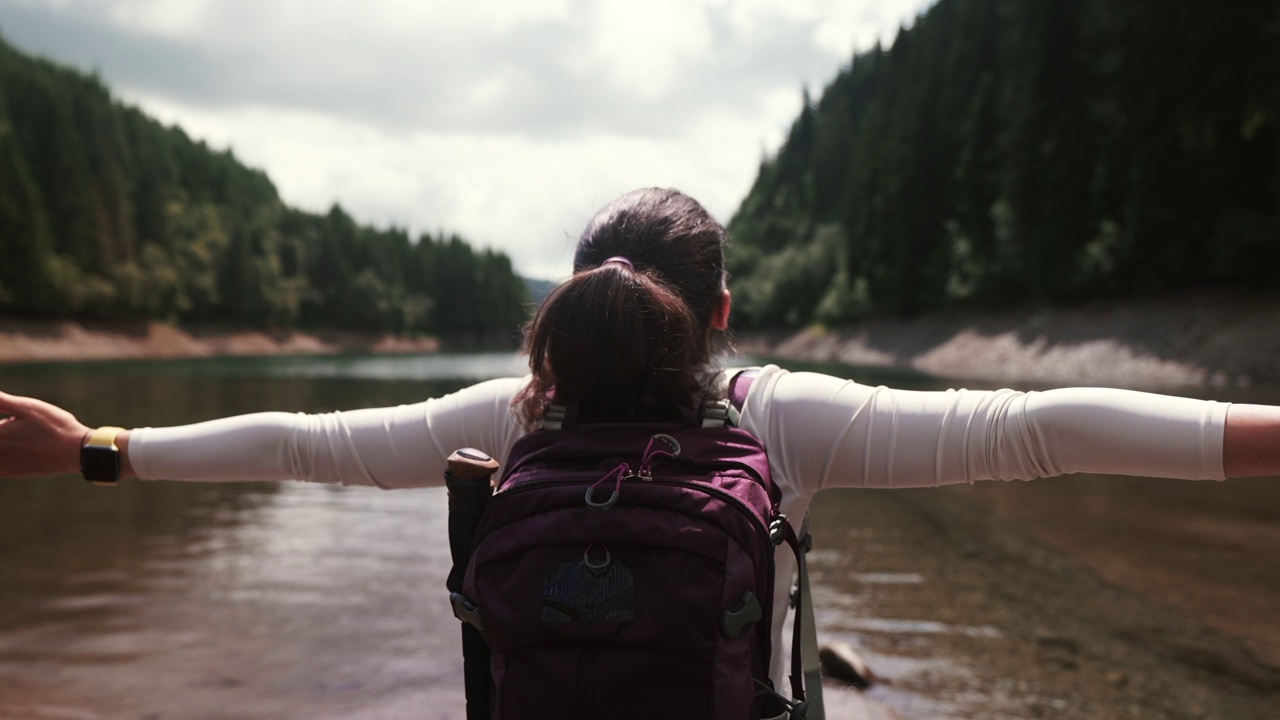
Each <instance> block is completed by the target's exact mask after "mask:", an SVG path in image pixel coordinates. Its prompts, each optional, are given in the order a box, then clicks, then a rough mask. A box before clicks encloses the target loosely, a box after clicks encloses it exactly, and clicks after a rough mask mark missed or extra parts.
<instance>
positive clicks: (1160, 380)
mask: <svg viewBox="0 0 1280 720" xmlns="http://www.w3.org/2000/svg"><path fill="white" fill-rule="evenodd" d="M737 346H738V349H739V351H740V352H742V353H745V354H751V355H758V356H767V357H776V358H781V359H787V360H803V361H814V362H839V363H847V364H852V365H865V366H872V367H886V368H900V369H905V370H913V371H918V372H922V373H926V374H929V375H937V376H941V377H948V378H955V379H961V380H984V381H998V382H1009V383H1017V382H1033V383H1049V384H1057V383H1071V384H1096V385H1122V386H1127V387H1170V386H1248V385H1251V384H1255V383H1257V384H1268V385H1272V384H1277V383H1280V297H1245V296H1240V295H1236V294H1231V293H1225V292H1223V293H1200V294H1187V295H1179V296H1172V297H1166V298H1160V299H1149V300H1140V301H1131V302H1126V303H1107V304H1097V305H1085V306H1079V307H1074V308H1066V309H1046V310H1016V311H1010V312H1006V313H983V314H978V313H968V314H950V315H937V316H929V317H923V318H919V319H913V320H872V321H868V322H865V323H863V324H862V325H860V326H858V327H855V328H851V329H842V330H838V331H836V330H828V329H825V328H821V327H811V328H808V329H805V330H803V331H800V332H798V333H795V332H785V333H781V332H780V333H760V334H749V335H744V336H743V337H740V338H738V341H737Z"/></svg>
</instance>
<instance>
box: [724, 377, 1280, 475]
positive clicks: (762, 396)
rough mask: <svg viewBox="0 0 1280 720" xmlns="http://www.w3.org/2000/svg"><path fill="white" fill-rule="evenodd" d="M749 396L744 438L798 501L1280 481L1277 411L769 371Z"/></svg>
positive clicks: (1089, 392) (1163, 398)
mask: <svg viewBox="0 0 1280 720" xmlns="http://www.w3.org/2000/svg"><path fill="white" fill-rule="evenodd" d="M756 385H759V386H761V387H758V388H757V387H755V386H753V388H752V397H751V398H748V402H747V406H746V408H745V410H744V413H743V418H744V426H750V427H748V429H750V430H752V431H753V432H756V433H757V434H758V435H759V436H760V437H762V438H764V439H765V442H766V445H767V446H768V447H769V449H770V459H771V463H774V464H775V470H774V471H775V475H779V476H780V477H781V478H783V479H784V480H785V481H787V482H788V483H789V484H791V485H792V486H793V487H795V488H796V489H797V490H799V491H800V493H801V494H804V495H812V494H813V493H815V492H817V491H818V490H821V489H823V488H827V487H875V488H890V487H919V486H932V485H946V484H951V483H964V482H974V481H978V480H990V479H1002V480H1012V479H1024V480H1025V479H1031V478H1038V477H1049V476H1053V475H1062V474H1068V473H1080V472H1090V473H1103V474H1114V475H1145V476H1155V477H1169V478H1185V479H1218V480H1221V479H1223V478H1224V477H1232V476H1244V475H1280V408H1277V407H1269V406H1256V405H1230V404H1227V403H1220V402H1212V401H1203V400H1193V399H1188V398H1179V397H1174V396H1168V395H1155V394H1151V393H1141V392H1135V391H1129V390H1112V389H1100V388H1065V389H1061V390H1050V391H1046V392H1033V393H1020V392H1014V391H1012V390H997V391H976V392H974V391H964V390H959V391H950V392H916V391H904V390H893V389H889V388H883V387H880V388H875V387H868V386H865V385H860V384H858V383H854V382H850V381H845V380H841V379H838V378H831V377H827V376H820V375H813V374H807V373H786V372H785V371H780V370H778V369H776V368H773V369H766V371H764V372H762V373H761V376H760V378H759V379H758V380H757V383H756ZM753 399H754V400H756V401H757V405H753V402H752V401H753Z"/></svg>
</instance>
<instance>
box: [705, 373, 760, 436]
mask: <svg viewBox="0 0 1280 720" xmlns="http://www.w3.org/2000/svg"><path fill="white" fill-rule="evenodd" d="M759 372H760V371H759V370H757V369H754V368H752V369H750V370H742V371H740V372H737V373H734V375H733V377H732V378H730V379H729V393H728V394H729V397H727V398H720V399H718V400H708V401H707V402H706V404H704V405H703V407H702V427H704V428H718V427H738V424H739V422H740V421H741V420H742V407H743V406H744V405H746V404H747V393H748V392H749V391H750V390H751V383H753V382H754V381H755V379H756V375H758V374H759Z"/></svg>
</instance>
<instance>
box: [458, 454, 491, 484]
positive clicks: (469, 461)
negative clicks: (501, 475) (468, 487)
mask: <svg viewBox="0 0 1280 720" xmlns="http://www.w3.org/2000/svg"><path fill="white" fill-rule="evenodd" d="M497 469H498V461H497V460H494V459H493V458H491V457H489V456H488V455H486V454H484V453H482V452H480V451H479V450H476V449H475V448H462V449H461V450H454V451H453V454H451V455H449V474H450V475H452V476H454V477H455V478H458V479H459V480H479V479H481V478H486V477H489V476H490V475H492V474H493V473H494V471H496V470H497Z"/></svg>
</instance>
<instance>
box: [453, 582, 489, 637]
mask: <svg viewBox="0 0 1280 720" xmlns="http://www.w3.org/2000/svg"><path fill="white" fill-rule="evenodd" d="M449 604H451V605H453V616H454V617H456V618H458V619H459V620H461V621H462V622H464V623H470V624H471V625H473V626H475V629H477V630H479V631H480V632H484V619H483V618H481V617H480V606H479V605H476V604H475V603H473V602H471V601H470V600H468V599H467V596H466V595H463V594H462V593H459V592H452V593H449Z"/></svg>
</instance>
